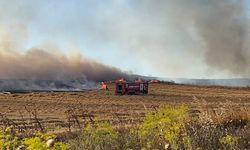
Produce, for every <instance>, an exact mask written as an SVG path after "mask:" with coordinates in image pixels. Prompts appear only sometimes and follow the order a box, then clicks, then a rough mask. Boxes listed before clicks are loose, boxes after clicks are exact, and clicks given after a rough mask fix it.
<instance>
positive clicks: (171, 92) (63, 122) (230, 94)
mask: <svg viewBox="0 0 250 150" xmlns="http://www.w3.org/2000/svg"><path fill="white" fill-rule="evenodd" d="M108 86H109V89H110V90H109V91H101V90H93V91H85V92H59V93H53V92H47V93H26V94H17V93H16V94H10V95H9V94H5V95H0V110H1V114H2V115H3V116H7V117H8V118H9V119H11V120H13V121H14V122H15V123H16V124H21V123H23V122H24V121H25V123H27V124H32V123H33V124H34V116H32V115H31V113H30V112H28V111H27V109H29V110H30V111H31V112H32V111H35V112H36V115H37V116H38V117H39V118H38V119H39V120H40V122H41V124H42V125H43V126H45V128H46V129H47V130H49V131H51V132H64V131H68V130H69V128H71V129H74V128H76V129H78V128H79V127H80V126H79V123H82V122H84V121H85V120H86V119H89V117H98V118H100V119H101V120H109V121H111V122H112V123H113V124H116V126H121V127H122V126H130V125H132V124H137V123H138V122H141V121H142V119H143V117H144V114H145V112H148V111H153V110H156V109H157V108H158V107H159V106H161V105H174V104H184V105H187V106H189V107H190V108H191V112H193V113H194V114H196V113H197V112H199V110H200V109H202V110H206V113H207V114H210V116H211V119H212V120H214V121H215V122H223V120H227V119H228V118H230V117H231V118H232V119H231V120H233V118H239V117H240V118H243V119H247V120H249V112H250V111H249V108H250V107H249V106H250V90H249V89H247V88H227V87H214V86H192V85H167V84H150V87H149V90H150V91H149V95H147V96H116V95H114V85H113V84H111V85H108ZM25 107H26V109H25ZM238 112H245V113H243V114H244V115H243V116H242V114H238Z"/></svg>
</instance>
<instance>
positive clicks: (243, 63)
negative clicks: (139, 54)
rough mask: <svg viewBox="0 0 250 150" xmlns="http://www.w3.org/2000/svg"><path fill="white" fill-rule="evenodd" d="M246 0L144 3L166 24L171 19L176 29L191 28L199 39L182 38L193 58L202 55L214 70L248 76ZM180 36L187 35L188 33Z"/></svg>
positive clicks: (190, 33)
mask: <svg viewBox="0 0 250 150" xmlns="http://www.w3.org/2000/svg"><path fill="white" fill-rule="evenodd" d="M246 3H247V1H245V0H219V1H218V0H175V1H171V0H167V1H166V0H158V1H156V2H155V1H154V2H152V1H149V0H148V1H147V2H146V3H144V6H142V7H144V8H150V9H149V11H150V10H151V11H153V12H155V14H154V15H155V16H157V17H159V16H160V17H161V18H163V20H165V22H166V24H167V25H169V24H170V23H169V22H171V23H173V24H175V25H176V27H175V29H178V30H182V32H183V33H185V32H189V31H190V29H192V31H191V32H189V33H188V34H189V35H188V36H189V37H190V38H191V39H196V41H191V40H190V41H188V40H185V39H184V40H185V41H186V42H187V43H189V42H190V44H191V45H192V46H191V47H188V44H186V43H185V42H183V44H186V45H187V47H186V48H187V50H184V51H188V52H189V53H191V58H192V59H194V60H195V58H196V57H198V58H202V61H203V62H205V64H206V65H207V66H208V68H209V69H210V70H211V71H216V72H225V73H227V74H230V75H231V76H240V77H249V73H250V61H249V56H250V49H249V47H248V45H247V42H248V41H249V18H248V15H249V14H247V11H246V10H247V8H246V5H247V4H246ZM159 10H160V11H159ZM165 17H166V18H167V17H169V18H168V19H166V18H165ZM164 18H165V19H164ZM169 19H170V20H171V21H169ZM163 31H164V30H163ZM180 36H184V37H185V34H184V35H183V34H180ZM183 49H185V47H184V48H183ZM197 49H199V50H198V51H197ZM166 55H167V53H166ZM159 57H161V56H159ZM180 57H181V55H180ZM191 62H193V61H191ZM191 62H189V64H190V63H191ZM187 67H191V66H187Z"/></svg>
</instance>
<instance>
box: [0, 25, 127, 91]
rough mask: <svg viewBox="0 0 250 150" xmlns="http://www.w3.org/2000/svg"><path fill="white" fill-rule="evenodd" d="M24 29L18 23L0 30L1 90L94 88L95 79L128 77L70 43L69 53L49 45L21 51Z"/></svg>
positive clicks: (23, 41) (104, 79)
mask: <svg viewBox="0 0 250 150" xmlns="http://www.w3.org/2000/svg"><path fill="white" fill-rule="evenodd" d="M10 30H11V31H10ZM26 32H27V31H26V28H25V26H24V25H20V24H18V25H17V24H16V25H15V26H14V27H11V28H8V27H5V28H4V30H1V32H0V89H1V90H69V89H70V90H76V89H87V88H95V87H96V86H97V85H96V84H95V83H96V82H100V81H106V80H115V79H117V78H120V77H129V76H130V75H129V74H127V73H125V72H123V71H122V70H120V69H118V68H115V67H112V66H108V65H104V64H101V63H98V62H97V61H95V60H91V59H88V58H86V57H84V56H82V55H81V54H80V53H79V52H77V50H74V49H76V48H74V47H73V46H71V48H70V50H69V53H70V54H69V55H65V54H63V53H62V52H61V51H60V50H58V48H56V46H51V45H44V46H42V47H44V48H46V49H42V48H31V49H28V50H23V48H24V47H25V46H24V43H25V41H26V39H27V33H26ZM52 45H53V44H52ZM71 49H73V50H71Z"/></svg>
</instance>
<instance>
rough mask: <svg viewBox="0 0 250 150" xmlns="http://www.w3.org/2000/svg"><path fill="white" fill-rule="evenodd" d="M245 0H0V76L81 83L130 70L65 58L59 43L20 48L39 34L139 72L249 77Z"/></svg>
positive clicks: (167, 74)
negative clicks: (77, 46)
mask: <svg viewBox="0 0 250 150" xmlns="http://www.w3.org/2000/svg"><path fill="white" fill-rule="evenodd" d="M246 3H247V0H155V1H152V0H141V1H134V0H128V1H117V0H107V1H105V2H102V1H97V0H91V1H90V0H86V1H78V0H74V1H72V3H71V2H69V3H67V4H68V5H66V4H65V3H64V2H61V1H57V0H55V1H46V0H45V1H41V2H33V1H31V0H24V1H18V0H10V1H1V0H0V4H1V5H0V8H1V9H0V16H1V19H0V70H1V71H0V79H6V80H7V79H12V80H14V79H30V80H63V81H71V80H79V81H82V82H83V81H84V83H85V82H87V81H102V80H108V79H116V78H118V77H121V76H123V77H124V76H125V77H128V76H129V75H128V74H126V73H124V72H123V71H121V70H120V69H117V68H114V67H111V66H107V65H103V64H101V63H99V62H96V61H94V60H91V59H89V58H87V57H86V56H80V55H79V54H78V53H76V54H74V56H73V57H72V56H69V55H65V54H62V53H61V52H60V51H61V50H57V49H58V48H55V49H54V48H53V47H52V48H51V47H50V48H47V47H46V46H34V45H32V47H34V48H29V47H28V50H26V49H27V45H28V43H29V42H30V41H32V42H34V41H35V42H37V43H39V42H40V41H43V40H44V39H45V41H46V40H51V39H52V43H53V42H54V43H56V44H58V43H59V45H60V44H61V43H63V42H67V40H72V41H80V42H81V43H80V44H82V45H81V47H84V48H86V49H87V50H86V52H89V51H90V50H88V48H92V49H95V52H94V53H95V54H98V56H100V57H101V59H102V60H101V61H102V62H105V60H108V61H109V60H110V61H109V64H113V65H114V66H117V67H118V66H123V64H126V65H124V66H126V67H127V68H129V69H131V70H134V72H143V73H144V74H152V75H160V76H168V77H192V78H196V77H198V78H203V77H205V78H207V77H211V76H212V77H214V76H216V75H218V76H219V77H221V76H220V75H222V77H225V76H226V77H249V73H250V60H249V59H248V58H249V56H250V50H249V46H248V45H247V42H248V40H249V13H248V12H247V8H246ZM13 6H16V7H13ZM38 8H39V9H38ZM72 10H74V11H72ZM48 12H49V13H48ZM50 12H53V13H50ZM1 25H3V26H1ZM6 27H7V28H6ZM30 31H31V33H33V34H30ZM39 37H40V38H39ZM33 39H34V40H33ZM53 40H54V41H53ZM58 41H60V42H58ZM35 42H34V43H35ZM43 42H44V41H43ZM57 42H58V43H57ZM39 44H42V43H39ZM78 44H79V43H78ZM60 46H62V45H60ZM70 53H71V52H70ZM114 55H117V56H118V57H115V56H114ZM121 59H124V61H123V60H122V61H121ZM116 63H117V64H116ZM70 83H71V82H70ZM44 84H45V83H44ZM46 84H47V82H46ZM67 84H69V82H68V83H67ZM20 85H23V84H20ZM54 85H55V84H54ZM51 86H52V85H51ZM52 87H53V86H52ZM55 87H56V86H55ZM77 87H78V86H77Z"/></svg>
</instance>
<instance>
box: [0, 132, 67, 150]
mask: <svg viewBox="0 0 250 150" xmlns="http://www.w3.org/2000/svg"><path fill="white" fill-rule="evenodd" d="M55 138H56V136H55V135H53V134H42V133H37V134H35V135H34V136H32V137H27V138H22V137H19V136H18V135H17V134H16V132H15V131H13V130H11V132H10V131H9V130H8V129H7V130H6V131H3V130H0V149H1V150H14V149H17V148H18V147H20V146H22V147H25V148H26V149H27V150H67V149H69V146H68V145H67V144H65V143H62V142H56V143H55V144H54V146H52V147H50V148H48V147H47V145H46V141H47V140H48V139H55Z"/></svg>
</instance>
